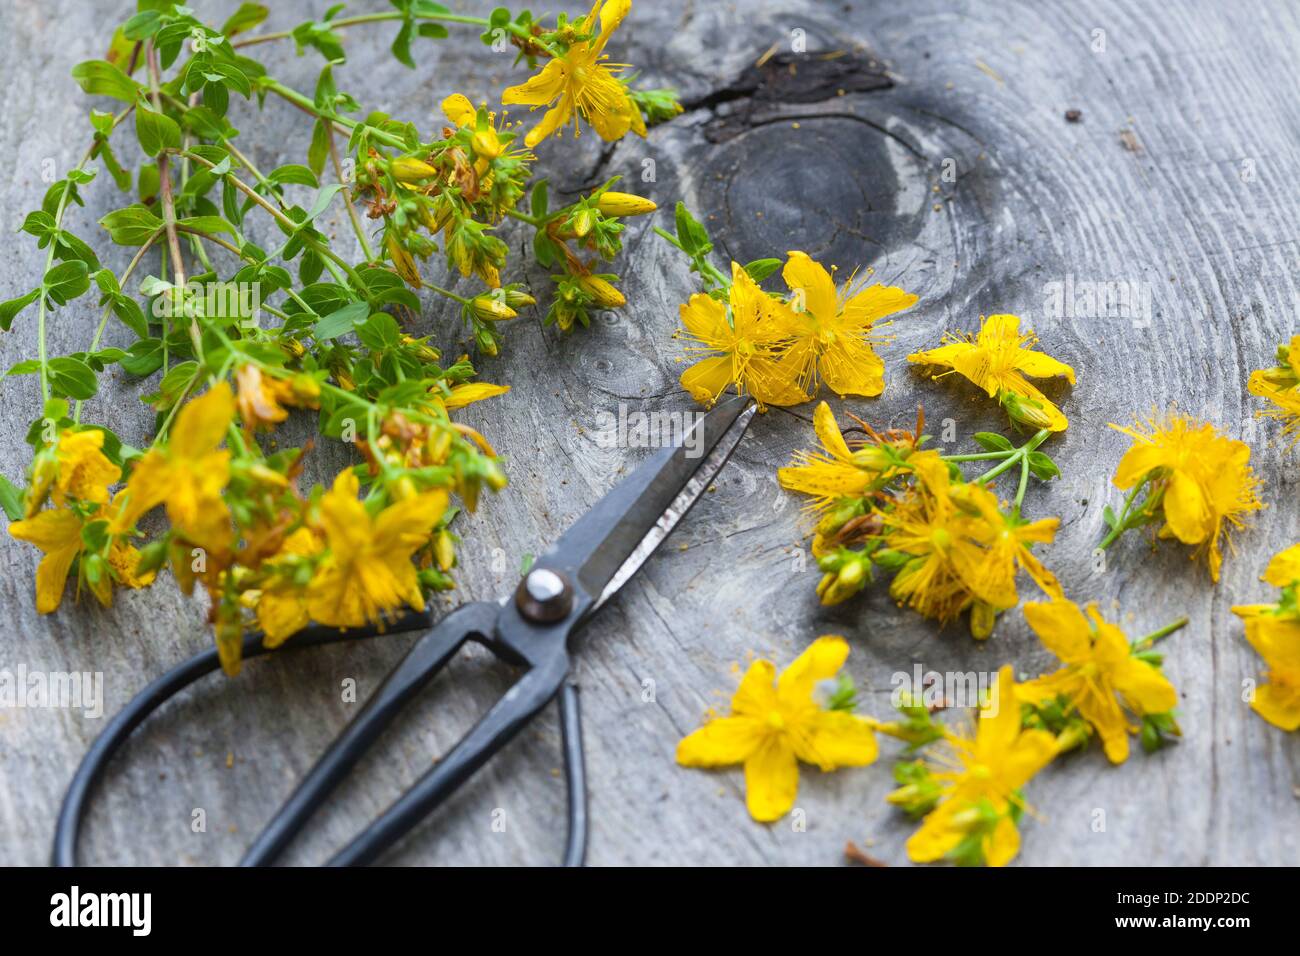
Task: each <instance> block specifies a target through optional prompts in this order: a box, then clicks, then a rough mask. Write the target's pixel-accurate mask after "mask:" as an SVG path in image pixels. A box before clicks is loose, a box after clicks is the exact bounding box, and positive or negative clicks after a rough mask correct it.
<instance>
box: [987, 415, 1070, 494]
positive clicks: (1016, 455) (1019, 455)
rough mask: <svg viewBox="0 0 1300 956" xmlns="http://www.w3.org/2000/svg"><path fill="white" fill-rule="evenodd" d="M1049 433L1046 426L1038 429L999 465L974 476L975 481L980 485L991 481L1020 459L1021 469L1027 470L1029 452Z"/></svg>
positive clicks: (1044, 439)
mask: <svg viewBox="0 0 1300 956" xmlns="http://www.w3.org/2000/svg"><path fill="white" fill-rule="evenodd" d="M1050 434H1051V432H1050V431H1048V430H1047V429H1046V428H1044V429H1041V430H1039V431H1038V432H1037V433H1036V434H1035V435H1034V437H1033V438H1031V439H1029V441H1027V442H1025V443H1024V444H1023V445H1021V446H1020V447H1019V448H1017V449H1015V450H1014V451H1013V452H1012V453H1011V454H1010V455H1008V456H1007V457H1006V458H1005V459H1003V461H1002V463H1001V464H1000V465H997V466H996V467H994V468H993V469H991V470H989V471H986V472H985V473H984V474H982V475H980V476H979V477H978V478H976V479H975V483H976V484H981V485H982V484H984V483H985V482H989V481H992V480H993V479H994V478H996V477H997V476H998V475H1000V474H1002V473H1003V472H1004V471H1006V470H1007V469H1009V468H1011V467H1012V466H1013V465H1015V464H1016V463H1017V462H1019V461H1021V460H1022V459H1023V460H1024V462H1025V464H1024V465H1023V466H1022V468H1023V470H1025V471H1027V470H1028V468H1029V453H1030V452H1031V451H1033V450H1034V449H1035V448H1037V447H1038V446H1039V445H1041V444H1042V443H1043V442H1045V441H1046V440H1047V436H1048V435H1050Z"/></svg>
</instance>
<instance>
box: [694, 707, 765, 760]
mask: <svg viewBox="0 0 1300 956" xmlns="http://www.w3.org/2000/svg"><path fill="white" fill-rule="evenodd" d="M765 731H766V725H764V724H763V723H762V722H760V721H758V720H754V719H753V718H750V717H719V718H717V719H716V720H712V721H710V722H709V723H707V724H705V725H704V726H703V727H701V728H700V729H699V730H697V731H695V733H693V734H690V735H688V736H686V737H683V738H682V741H681V743H679V744H678V745H677V762H678V763H679V764H681V765H682V766H683V767H727V766H730V765H732V764H738V763H744V762H745V761H746V760H748V759H749V757H750V756H751V755H752V754H753V753H754V751H756V750H757V749H758V748H759V746H760V745H761V744H762V743H763V738H764V735H765Z"/></svg>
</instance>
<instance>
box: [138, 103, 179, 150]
mask: <svg viewBox="0 0 1300 956" xmlns="http://www.w3.org/2000/svg"><path fill="white" fill-rule="evenodd" d="M135 135H136V138H137V139H138V140H140V148H141V149H142V150H144V154H145V155H146V156H149V157H150V158H152V157H154V156H157V155H158V154H159V153H161V152H162V151H163V150H164V149H179V148H180V145H181V128H180V126H178V125H177V124H176V121H175V120H174V119H172V118H171V117H170V116H167V115H166V114H163V113H158V112H155V111H154V109H153V107H151V106H146V105H145V102H144V100H143V99H139V100H137V101H136V104H135Z"/></svg>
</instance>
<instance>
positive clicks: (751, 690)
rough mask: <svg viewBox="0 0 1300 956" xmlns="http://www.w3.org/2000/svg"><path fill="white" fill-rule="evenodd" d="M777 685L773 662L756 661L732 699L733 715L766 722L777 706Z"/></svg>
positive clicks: (751, 665) (750, 666) (741, 680)
mask: <svg viewBox="0 0 1300 956" xmlns="http://www.w3.org/2000/svg"><path fill="white" fill-rule="evenodd" d="M775 683H776V665H774V664H773V663H772V662H771V661H764V660H757V661H754V663H752V664H750V665H749V669H748V670H747V671H745V676H744V677H742V678H741V679H740V687H738V688H737V689H736V693H735V694H734V695H733V696H732V698H731V711H732V713H733V714H736V715H739V716H749V717H759V718H762V719H763V720H766V719H767V715H768V714H769V713H770V712H771V711H772V710H774V709H775V708H776V704H777V700H776V687H775V686H774V684H775Z"/></svg>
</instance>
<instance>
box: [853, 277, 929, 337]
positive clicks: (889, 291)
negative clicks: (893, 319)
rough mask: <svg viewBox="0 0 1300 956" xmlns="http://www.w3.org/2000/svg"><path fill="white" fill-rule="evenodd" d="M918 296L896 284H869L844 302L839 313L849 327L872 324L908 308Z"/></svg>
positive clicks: (914, 302)
mask: <svg viewBox="0 0 1300 956" xmlns="http://www.w3.org/2000/svg"><path fill="white" fill-rule="evenodd" d="M918 298H919V296H916V295H914V294H912V293H911V292H906V291H904V290H902V289H900V288H898V287H897V286H892V285H869V286H867V287H866V288H865V289H863V290H862V291H861V292H859V293H858V294H857V295H855V296H853V297H852V298H850V299H849V300H848V301H847V302H845V303H844V306H843V307H842V309H841V315H842V318H843V322H844V324H845V325H847V326H849V327H851V328H856V327H859V326H867V325H872V324H873V323H875V322H877V321H879V320H880V319H883V318H884V317H885V316H887V315H893V314H894V313H895V312H901V311H902V310H903V309H910V308H911V307H912V306H914V305H915V304H916V302H917V299H918Z"/></svg>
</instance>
